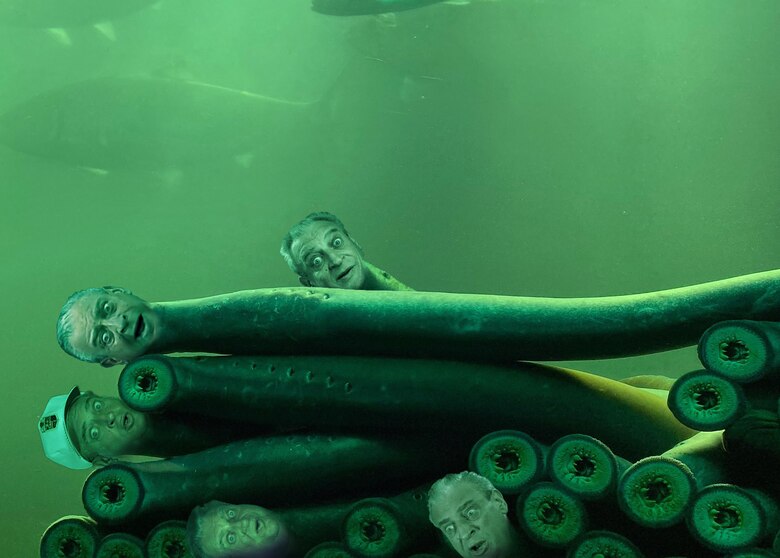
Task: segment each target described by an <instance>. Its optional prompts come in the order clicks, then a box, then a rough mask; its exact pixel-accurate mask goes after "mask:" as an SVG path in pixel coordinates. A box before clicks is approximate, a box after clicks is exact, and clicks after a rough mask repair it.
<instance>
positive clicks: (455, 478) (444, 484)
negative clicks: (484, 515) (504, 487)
mask: <svg viewBox="0 0 780 558" xmlns="http://www.w3.org/2000/svg"><path fill="white" fill-rule="evenodd" d="M461 482H467V483H469V484H471V485H472V486H473V487H474V488H476V489H477V490H479V491H480V492H484V493H485V496H486V497H488V498H489V497H490V495H491V494H493V491H494V490H496V487H495V486H493V483H491V482H490V481H489V480H488V479H486V478H485V477H483V476H482V475H478V474H477V473H475V472H473V471H462V472H460V473H450V474H449V475H446V476H445V477H442V478H440V479H439V480H437V481H436V482H435V483H433V484H432V485H431V488H430V490H428V517H429V518H430V514H431V502H433V501H434V500H436V499H437V498H439V497H441V496H442V495H443V494H444V493H445V492H446V491H447V490H449V489H450V488H452V486H454V485H455V484H457V483H461Z"/></svg>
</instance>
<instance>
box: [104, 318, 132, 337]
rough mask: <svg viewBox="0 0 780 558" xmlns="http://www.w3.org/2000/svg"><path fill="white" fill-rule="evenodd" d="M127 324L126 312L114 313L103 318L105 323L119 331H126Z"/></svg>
mask: <svg viewBox="0 0 780 558" xmlns="http://www.w3.org/2000/svg"><path fill="white" fill-rule="evenodd" d="M127 324H128V321H127V316H125V315H124V314H114V315H113V316H109V317H107V318H105V319H104V320H103V325H105V326H106V327H110V328H112V329H114V330H116V331H118V332H119V333H125V331H126V330H127Z"/></svg>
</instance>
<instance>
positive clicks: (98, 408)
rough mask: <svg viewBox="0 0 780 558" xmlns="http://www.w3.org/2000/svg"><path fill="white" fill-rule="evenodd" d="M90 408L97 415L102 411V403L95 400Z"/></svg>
mask: <svg viewBox="0 0 780 558" xmlns="http://www.w3.org/2000/svg"><path fill="white" fill-rule="evenodd" d="M92 408H93V409H95V411H97V412H98V413H99V412H100V411H101V410H102V409H103V402H102V401H100V400H99V399H95V400H94V401H93V402H92Z"/></svg>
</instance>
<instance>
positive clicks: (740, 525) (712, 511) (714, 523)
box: [686, 484, 777, 552]
mask: <svg viewBox="0 0 780 558" xmlns="http://www.w3.org/2000/svg"><path fill="white" fill-rule="evenodd" d="M769 508H775V510H776V508H777V504H776V503H772V502H771V500H769V498H768V497H767V496H766V495H765V494H762V493H760V492H758V491H755V490H750V489H744V488H741V487H739V486H735V485H733V484H711V485H709V486H707V487H705V488H704V489H703V490H701V491H700V492H699V493H698V494H697V495H696V499H695V500H694V502H693V505H692V506H691V508H690V509H689V510H688V516H687V517H686V522H687V524H688V529H689V530H690V532H691V533H692V534H693V535H694V536H695V537H696V538H697V539H698V540H699V542H700V543H701V544H703V545H704V546H706V547H707V548H711V549H712V550H715V551H718V552H734V551H738V550H742V549H746V548H749V547H751V546H756V545H758V544H759V543H760V542H761V541H762V540H765V539H766V538H767V537H768V536H769V535H770V533H769V532H768V530H769V529H770V526H771V528H773V529H775V530H776V529H777V517H776V516H775V517H771V516H772V515H775V514H772V513H768V511H769ZM773 533H774V531H773Z"/></svg>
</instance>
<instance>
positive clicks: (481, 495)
mask: <svg viewBox="0 0 780 558" xmlns="http://www.w3.org/2000/svg"><path fill="white" fill-rule="evenodd" d="M487 500H488V498H487V496H486V495H485V492H484V491H483V490H480V489H479V487H477V486H475V485H474V484H473V483H471V482H469V481H464V480H461V481H458V482H455V483H452V484H450V485H449V486H447V487H445V488H443V489H442V490H440V491H439V493H438V494H436V496H435V497H434V498H433V499H431V501H430V510H431V520H432V521H434V523H435V522H436V521H435V520H436V518H437V517H444V516H447V515H450V514H452V513H455V512H456V511H457V510H458V508H460V507H461V506H463V504H465V503H466V502H469V501H473V502H476V503H484V502H486V501H487Z"/></svg>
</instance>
